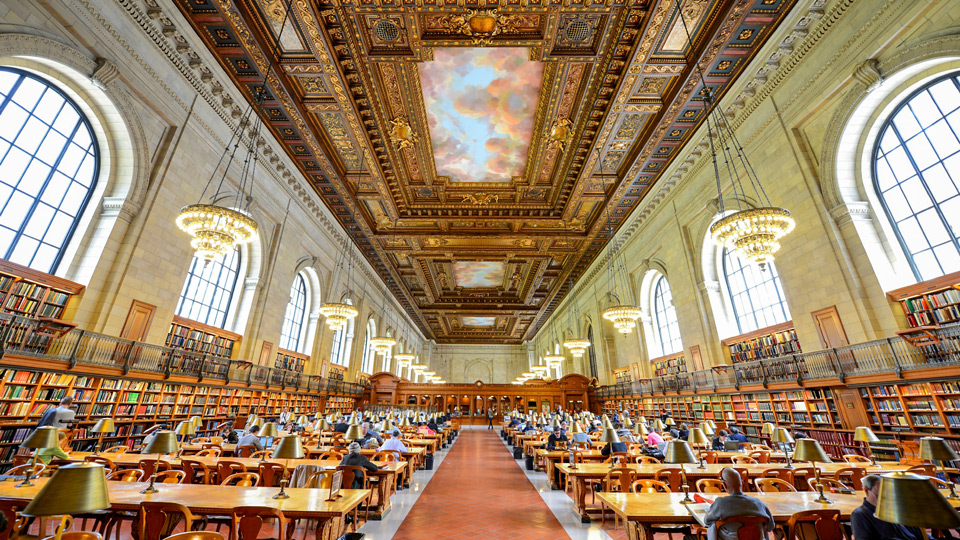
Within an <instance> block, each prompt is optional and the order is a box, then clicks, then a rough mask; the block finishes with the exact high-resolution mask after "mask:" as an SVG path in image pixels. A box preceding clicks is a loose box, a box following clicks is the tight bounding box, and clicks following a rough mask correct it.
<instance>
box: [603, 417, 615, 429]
mask: <svg viewBox="0 0 960 540" xmlns="http://www.w3.org/2000/svg"><path fill="white" fill-rule="evenodd" d="M600 427H601V428H603V429H607V428H612V427H613V423H612V422H610V417H609V416H607V415H603V416H602V417H601V418H600Z"/></svg>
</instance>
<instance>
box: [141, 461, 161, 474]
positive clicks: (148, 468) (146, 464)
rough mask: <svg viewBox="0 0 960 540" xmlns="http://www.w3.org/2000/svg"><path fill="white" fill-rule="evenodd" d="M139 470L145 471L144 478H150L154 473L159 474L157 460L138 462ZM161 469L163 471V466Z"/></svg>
mask: <svg viewBox="0 0 960 540" xmlns="http://www.w3.org/2000/svg"><path fill="white" fill-rule="evenodd" d="M137 468H139V469H140V470H141V471H143V476H145V477H146V478H150V477H151V476H153V474H154V473H156V472H157V460H156V459H141V460H140V461H138V462H137ZM160 469H163V466H162V465H161V466H160Z"/></svg>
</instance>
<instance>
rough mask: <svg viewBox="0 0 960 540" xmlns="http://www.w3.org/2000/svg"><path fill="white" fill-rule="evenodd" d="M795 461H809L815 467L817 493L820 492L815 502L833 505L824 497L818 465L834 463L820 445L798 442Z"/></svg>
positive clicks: (794, 454)
mask: <svg viewBox="0 0 960 540" xmlns="http://www.w3.org/2000/svg"><path fill="white" fill-rule="evenodd" d="M793 459H795V460H797V461H809V462H810V465H811V466H813V475H814V477H815V478H816V481H817V491H819V492H820V496H819V497H817V498H816V499H814V502H818V503H828V504H829V503H832V502H833V501H831V500H830V499H828V498H826V497H825V496H824V495H823V484H821V483H820V468H819V467H817V463H832V461H831V460H830V457H829V456H827V453H826V452H824V451H823V447H822V446H820V443H818V442H817V441H815V440H813V439H800V440H799V441H797V448H796V450H794V452H793Z"/></svg>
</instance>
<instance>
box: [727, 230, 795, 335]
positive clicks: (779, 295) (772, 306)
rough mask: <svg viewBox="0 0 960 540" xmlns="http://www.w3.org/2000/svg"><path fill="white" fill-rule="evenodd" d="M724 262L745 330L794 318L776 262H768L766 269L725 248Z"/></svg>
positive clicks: (736, 311) (738, 317)
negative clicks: (784, 294)
mask: <svg viewBox="0 0 960 540" xmlns="http://www.w3.org/2000/svg"><path fill="white" fill-rule="evenodd" d="M722 263H723V276H724V278H725V279H726V282H727V291H728V292H729V293H730V303H731V305H732V306H733V314H734V318H736V320H737V328H738V329H739V331H740V333H741V334H743V333H746V332H752V331H754V330H757V329H760V328H766V327H767V326H773V325H775V324H780V323H782V322H786V321H789V320H790V309H789V308H788V307H787V302H786V301H785V300H784V296H783V286H782V285H780V276H779V275H778V274H777V267H776V265H774V264H773V262H770V263H767V269H766V270H760V268H758V267H757V266H756V265H753V264H744V262H743V261H742V260H741V259H740V257H737V256H736V255H734V254H732V253H730V251H729V250H727V249H726V248H724V249H723V261H722Z"/></svg>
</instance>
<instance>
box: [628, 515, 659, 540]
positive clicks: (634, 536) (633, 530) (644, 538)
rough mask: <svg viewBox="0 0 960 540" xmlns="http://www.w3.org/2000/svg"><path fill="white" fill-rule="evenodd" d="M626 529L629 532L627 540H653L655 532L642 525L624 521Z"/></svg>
mask: <svg viewBox="0 0 960 540" xmlns="http://www.w3.org/2000/svg"><path fill="white" fill-rule="evenodd" d="M624 528H625V529H626V531H627V540H653V531H651V530H650V528H649V527H647V526H646V525H644V524H642V523H637V522H636V521H626V520H624Z"/></svg>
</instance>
